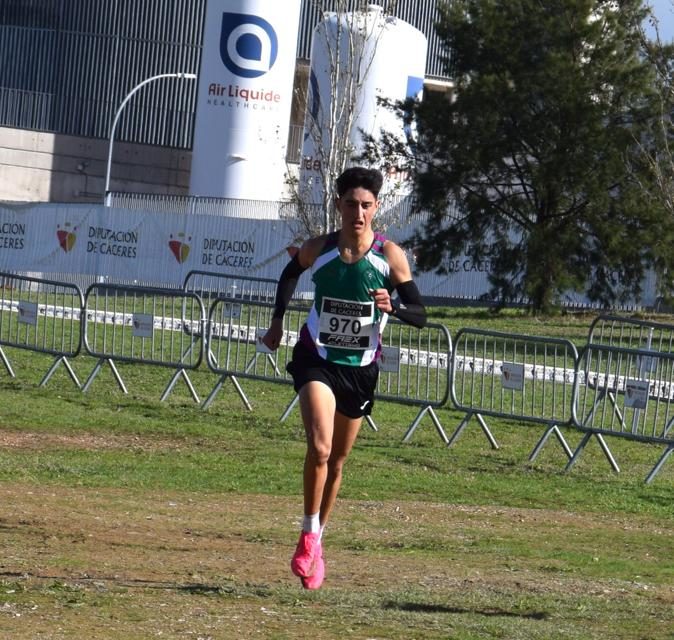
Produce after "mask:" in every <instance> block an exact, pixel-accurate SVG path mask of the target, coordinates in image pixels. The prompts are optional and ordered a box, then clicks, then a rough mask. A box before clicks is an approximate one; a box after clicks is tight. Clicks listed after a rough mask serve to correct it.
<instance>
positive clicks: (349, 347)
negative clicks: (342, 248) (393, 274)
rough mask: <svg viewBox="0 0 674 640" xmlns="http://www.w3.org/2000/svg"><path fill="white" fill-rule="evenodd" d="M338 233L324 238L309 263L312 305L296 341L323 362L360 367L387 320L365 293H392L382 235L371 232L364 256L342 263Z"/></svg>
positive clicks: (373, 356) (374, 350)
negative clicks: (316, 256)
mask: <svg viewBox="0 0 674 640" xmlns="http://www.w3.org/2000/svg"><path fill="white" fill-rule="evenodd" d="M338 237H339V232H338V231H337V232H334V233H331V234H330V235H329V236H328V238H327V240H326V242H325V246H324V247H323V249H322V251H321V253H320V255H319V256H318V258H317V259H316V261H315V262H314V264H313V267H312V280H313V282H314V284H315V286H316V290H315V295H314V304H313V306H312V308H311V311H310V312H309V316H308V318H307V321H306V324H305V326H304V327H303V330H302V334H303V335H302V339H303V342H305V343H307V346H309V347H310V348H312V349H315V350H316V351H317V352H318V355H319V356H320V357H321V358H323V359H325V360H328V361H329V362H333V363H335V364H341V365H349V366H352V367H364V366H366V365H368V364H370V363H371V362H373V361H374V360H375V359H376V357H377V354H378V351H379V346H380V340H381V333H382V331H383V330H384V327H385V325H386V321H387V320H388V315H387V314H386V313H384V312H382V311H380V310H379V309H377V308H376V306H375V303H374V299H373V297H372V296H371V295H370V291H371V290H372V289H382V288H385V289H387V290H388V291H389V292H392V291H393V286H392V284H391V280H390V277H389V273H390V267H389V264H388V261H387V260H386V258H385V257H384V252H383V247H384V243H385V242H386V238H385V237H384V236H382V235H381V234H378V233H375V235H374V240H373V242H372V245H371V246H370V248H369V249H368V250H367V252H366V253H365V255H363V257H362V258H360V259H359V260H358V261H357V262H354V263H352V264H348V263H346V262H344V261H343V260H342V258H341V257H340V255H339V247H338V246H337V240H338ZM307 333H308V335H307Z"/></svg>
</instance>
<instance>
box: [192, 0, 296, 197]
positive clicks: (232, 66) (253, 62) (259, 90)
mask: <svg viewBox="0 0 674 640" xmlns="http://www.w3.org/2000/svg"><path fill="white" fill-rule="evenodd" d="M300 1H301V0H284V1H283V2H269V1H268V0H208V5H207V10H206V23H205V26H204V48H203V52H202V61H201V70H200V74H199V89H198V99H197V110H196V120H195V131H194V151H193V157H192V173H191V178H190V193H191V194H192V195H203V196H215V197H224V198H244V199H254V200H278V199H279V198H280V197H281V195H282V193H283V190H284V181H285V173H286V162H285V158H286V148H287V141H288V127H289V120H290V107H291V103H292V89H293V77H294V71H295V55H296V49H297V29H298V23H299V11H300Z"/></svg>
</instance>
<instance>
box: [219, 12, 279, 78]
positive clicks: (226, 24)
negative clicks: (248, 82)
mask: <svg viewBox="0 0 674 640" xmlns="http://www.w3.org/2000/svg"><path fill="white" fill-rule="evenodd" d="M277 55H278V37H277V35H276V31H274V28H273V27H272V26H271V25H270V24H269V23H268V22H267V21H266V20H264V19H263V18H260V17H259V16H253V15H249V14H245V13H227V12H225V13H223V14H222V32H221V34H220V57H221V58H222V61H223V62H224V63H225V66H226V67H227V68H228V69H229V70H230V71H231V72H232V73H233V74H234V75H237V76H241V77H242V78H258V77H260V76H262V75H264V74H265V73H267V72H268V71H269V70H270V69H271V68H272V67H273V66H274V63H275V62H276V56H277Z"/></svg>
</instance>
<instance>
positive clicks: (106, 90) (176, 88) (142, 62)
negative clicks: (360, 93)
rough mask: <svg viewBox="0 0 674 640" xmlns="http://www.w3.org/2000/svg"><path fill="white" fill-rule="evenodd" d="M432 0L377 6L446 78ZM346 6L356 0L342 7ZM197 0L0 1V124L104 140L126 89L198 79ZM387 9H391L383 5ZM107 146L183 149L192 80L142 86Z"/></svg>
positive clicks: (310, 0) (307, 45)
mask: <svg viewBox="0 0 674 640" xmlns="http://www.w3.org/2000/svg"><path fill="white" fill-rule="evenodd" d="M338 1H339V0H334V1H331V0H327V1H323V2H316V0H303V2H302V13H301V18H300V20H301V24H300V37H299V42H298V47H297V57H298V58H304V59H308V58H309V53H310V50H311V34H312V31H313V29H314V27H315V25H316V24H318V22H319V21H320V20H321V19H322V11H323V9H324V8H325V9H326V10H333V9H334V8H336V6H337V3H338ZM437 3H438V0H396V2H395V3H393V2H392V1H391V0H384V1H383V2H381V3H380V4H382V5H383V6H384V8H385V9H387V10H390V11H391V12H392V13H394V15H397V16H398V17H400V18H402V19H404V20H406V21H407V22H409V23H410V24H412V25H414V26H416V27H417V28H418V29H420V30H421V31H423V32H424V33H425V34H426V35H427V37H428V38H429V55H428V60H427V75H429V76H433V77H446V74H445V73H444V71H443V68H442V63H441V60H440V49H439V43H438V41H437V36H436V35H435V32H434V29H433V24H434V21H435V19H436V5H437ZM348 4H349V9H353V8H357V7H359V6H362V5H363V4H367V3H363V2H362V0H349V3H348ZM205 5H206V0H0V126H5V127H12V128H19V129H33V130H40V131H50V132H55V133H61V134H70V135H76V136H88V137H94V138H107V137H108V135H109V132H110V126H111V124H112V119H113V117H114V114H115V110H116V109H117V107H118V106H119V105H120V104H121V102H122V101H123V100H124V97H125V96H126V95H127V94H128V92H129V91H130V90H131V89H133V88H134V87H135V86H136V85H137V84H138V83H140V82H142V81H143V80H145V79H147V78H148V77H151V76H153V75H157V74H160V73H173V72H187V73H198V71H199V59H200V53H201V43H202V32H203V22H204V14H205ZM388 5H390V7H389V6H388ZM133 100H134V108H133V109H126V110H125V112H124V113H123V115H122V117H121V119H120V122H119V125H118V128H117V131H116V139H117V140H121V141H129V142H138V143H143V144H153V145H162V146H169V147H176V148H182V149H190V148H191V146H192V135H193V120H194V109H195V106H196V82H194V81H189V80H176V79H173V78H171V79H162V80H158V81H156V82H153V83H149V84H148V85H146V86H145V87H144V88H143V91H140V92H138V94H136V95H135V96H134V98H133Z"/></svg>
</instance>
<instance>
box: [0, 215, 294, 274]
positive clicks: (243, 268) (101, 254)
mask: <svg viewBox="0 0 674 640" xmlns="http://www.w3.org/2000/svg"><path fill="white" fill-rule="evenodd" d="M291 242H292V233H291V231H290V229H289V228H288V226H287V225H286V223H284V222H283V221H282V220H245V219H241V218H227V217H222V216H213V215H196V214H195V215H185V214H182V213H180V214H178V213H176V214H172V213H154V212H146V211H135V210H133V211H132V210H127V209H115V208H107V207H103V206H100V205H63V204H61V205H58V204H36V205H20V206H0V270H2V271H28V272H43V273H74V274H85V275H95V276H109V277H110V278H118V279H123V280H138V281H139V282H140V281H142V282H157V283H165V284H173V285H176V286H182V284H183V281H184V279H185V276H186V275H187V274H188V273H189V272H190V271H192V270H202V271H209V272H216V273H228V274H236V275H241V276H255V277H266V278H278V276H279V273H280V272H281V270H282V269H283V266H284V265H285V264H286V262H287V261H288V254H287V253H286V251H285V248H286V247H287V246H288V245H289V244H290V243H291Z"/></svg>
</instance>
